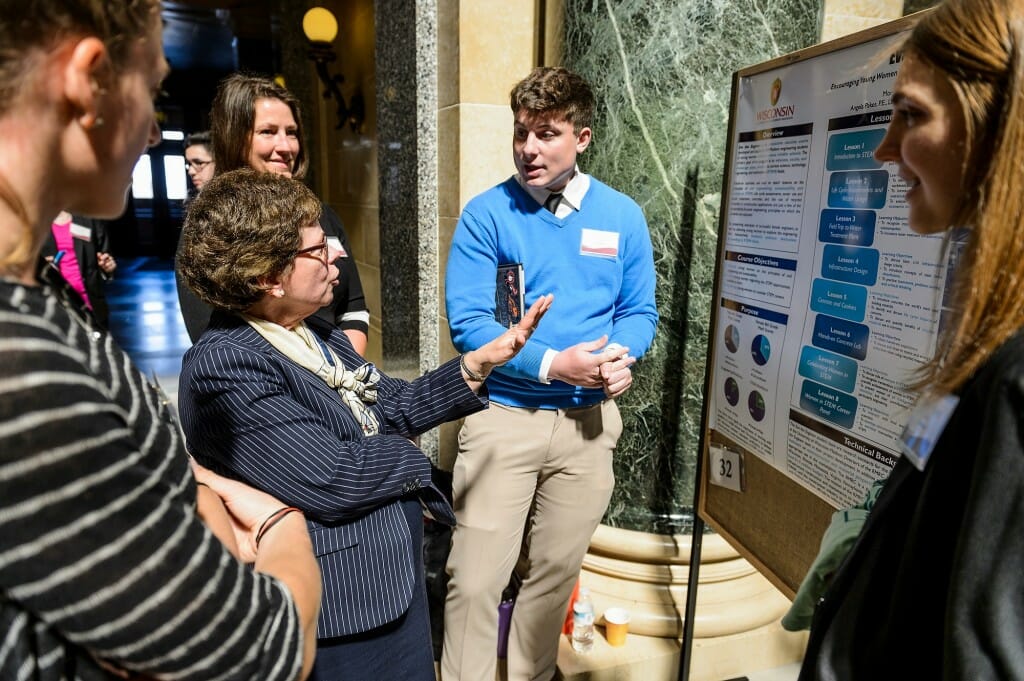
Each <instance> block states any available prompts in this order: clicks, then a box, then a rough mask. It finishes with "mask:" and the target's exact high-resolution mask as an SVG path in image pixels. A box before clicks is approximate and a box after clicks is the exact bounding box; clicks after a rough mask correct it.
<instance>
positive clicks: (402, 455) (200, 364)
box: [178, 313, 487, 638]
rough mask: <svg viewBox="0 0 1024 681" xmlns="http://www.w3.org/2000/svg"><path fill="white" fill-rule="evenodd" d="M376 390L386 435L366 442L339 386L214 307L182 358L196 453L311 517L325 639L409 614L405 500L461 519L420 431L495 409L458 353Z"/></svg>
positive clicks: (338, 345)
mask: <svg viewBox="0 0 1024 681" xmlns="http://www.w3.org/2000/svg"><path fill="white" fill-rule="evenodd" d="M307 324H308V325H309V327H310V329H311V330H313V332H314V333H316V334H317V335H318V336H320V337H321V338H323V339H324V341H325V342H326V343H327V344H328V345H329V346H330V347H331V348H332V349H333V350H334V351H335V352H336V353H337V354H338V356H339V357H340V358H341V360H342V362H343V363H344V364H345V366H348V367H355V366H358V365H359V364H362V363H363V362H364V361H365V360H363V358H362V357H360V356H359V355H358V354H356V352H355V350H354V349H353V348H352V345H351V344H350V343H349V341H348V338H347V337H346V336H345V334H344V333H342V332H341V331H340V330H338V329H336V328H333V327H329V326H328V325H326V324H323V323H321V322H320V321H319V320H316V319H309V320H307ZM377 394H378V401H377V404H376V405H374V406H373V411H374V413H375V414H376V415H377V419H378V421H379V422H380V424H381V432H380V433H379V434H378V435H375V436H372V437H366V436H364V435H363V433H362V430H361V429H360V427H359V424H358V422H357V421H356V419H355V417H354V416H353V415H352V412H351V411H350V410H349V408H348V407H346V406H345V405H344V404H343V403H342V401H341V398H340V397H339V396H338V393H337V392H335V391H334V390H332V389H331V388H330V387H328V385H327V384H326V383H325V382H324V381H323V380H322V379H320V378H319V377H317V376H315V375H314V374H313V373H311V372H310V371H307V370H306V369H304V368H302V367H300V366H299V365H297V364H295V363H294V362H292V361H291V360H289V359H287V358H286V357H285V356H284V355H283V354H281V353H280V352H278V351H277V350H275V349H274V348H273V347H272V346H271V345H270V344H269V343H268V342H267V341H266V340H264V339H263V337H262V336H260V335H259V334H258V333H256V332H255V331H254V330H253V329H252V328H251V327H250V326H249V325H248V324H246V323H245V321H243V320H242V319H240V318H239V317H236V316H234V315H225V314H219V313H215V314H214V316H213V319H212V320H211V324H210V327H209V329H208V330H207V331H206V332H205V333H204V334H203V336H202V337H201V338H200V339H199V342H198V343H196V344H195V345H194V346H193V347H192V348H191V349H190V350H189V351H188V352H187V353H185V358H184V361H183V365H182V371H181V380H180V384H179V393H178V405H179V411H180V414H181V421H182V425H183V427H184V430H185V435H186V438H187V441H188V448H189V450H190V451H191V452H192V454H193V455H194V456H195V457H196V459H197V460H198V461H200V462H201V463H202V464H203V465H206V466H208V467H210V468H212V469H214V470H216V471H218V472H221V473H224V474H228V475H231V476H233V477H236V478H240V479H242V480H244V481H246V482H248V483H250V484H252V485H254V486H256V487H259V488H260V489H263V490H266V491H267V492H269V493H271V494H273V495H274V496H276V497H277V498H278V499H280V500H281V501H283V502H284V503H286V504H289V505H292V506H297V507H299V508H301V509H302V510H303V511H304V512H305V513H306V517H307V519H308V521H309V530H310V534H311V536H312V539H313V549H314V551H315V552H316V554H317V560H318V561H319V563H320V570H321V573H322V575H323V599H322V601H321V607H320V620H319V622H318V624H317V637H318V638H330V637H334V636H342V635H347V634H354V633H359V632H363V631H367V630H369V629H372V628H374V627H377V626H380V625H382V624H385V623H387V622H390V621H392V620H394V619H396V618H397V617H399V616H400V615H401V614H402V613H404V612H405V611H406V609H408V606H409V602H410V599H411V597H412V592H413V585H414V581H415V579H414V578H415V575H414V573H413V570H414V569H415V566H416V565H418V562H419V561H418V560H417V557H416V556H414V555H413V543H412V537H411V535H410V534H409V526H408V524H407V522H406V520H405V517H404V515H403V513H402V510H401V504H400V503H399V499H401V498H402V497H408V496H409V495H413V496H418V497H419V498H420V500H421V501H422V502H423V504H424V505H425V506H426V508H427V509H428V510H429V511H430V512H431V514H432V515H433V516H434V518H436V519H437V520H440V521H442V522H447V523H449V524H453V523H454V515H453V513H452V509H451V507H450V506H449V505H448V502H447V501H445V499H444V497H443V496H442V494H441V493H440V491H439V490H438V489H437V488H436V487H435V486H434V485H433V484H432V483H431V477H430V472H431V466H430V461H429V460H428V459H427V457H426V456H425V455H424V454H423V452H421V451H420V450H419V448H417V447H416V446H415V445H414V444H413V443H412V442H410V440H409V438H410V437H413V436H415V435H418V434H420V433H422V432H425V431H427V430H429V429H430V428H433V427H435V426H437V425H439V424H441V423H443V422H445V421H449V420H453V419H456V418H459V417H461V416H463V415H466V414H470V413H472V412H475V411H478V410H480V409H483V408H484V407H485V406H486V405H487V400H486V396H485V395H481V396H478V395H476V394H474V393H473V392H472V391H471V390H470V389H469V387H468V386H467V385H466V382H465V380H464V379H463V378H462V373H461V371H460V369H459V363H458V361H454V360H453V361H452V362H448V363H446V364H443V365H442V366H440V367H439V368H437V369H435V370H434V371H431V372H429V373H427V374H425V375H424V376H421V377H420V378H418V379H416V380H415V381H413V382H411V383H408V382H405V381H400V380H397V379H393V378H390V377H388V376H385V375H383V374H382V375H381V380H380V384H379V385H378V390H377Z"/></svg>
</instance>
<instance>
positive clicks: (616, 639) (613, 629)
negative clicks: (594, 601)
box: [604, 608, 629, 646]
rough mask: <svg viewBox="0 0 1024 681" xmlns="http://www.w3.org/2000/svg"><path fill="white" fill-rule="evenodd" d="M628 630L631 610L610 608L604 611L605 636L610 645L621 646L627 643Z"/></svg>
mask: <svg viewBox="0 0 1024 681" xmlns="http://www.w3.org/2000/svg"><path fill="white" fill-rule="evenodd" d="M628 630H629V610H626V609H625V608H608V609H607V610H605V611H604V637H605V638H606V639H607V640H608V645H611V646H621V645H623V644H625V643H626V632H627V631H628Z"/></svg>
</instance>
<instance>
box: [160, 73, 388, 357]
mask: <svg viewBox="0 0 1024 681" xmlns="http://www.w3.org/2000/svg"><path fill="white" fill-rule="evenodd" d="M210 122H211V129H210V134H211V135H212V137H213V157H214V159H216V174H218V175H219V174H222V173H226V172H229V171H231V170H237V169H239V168H246V167H248V168H252V169H254V170H259V171H264V172H270V173H276V174H278V175H284V176H285V177H293V178H295V179H298V180H301V179H302V178H303V177H305V175H306V168H307V166H308V164H309V160H308V157H307V155H306V153H305V151H304V150H303V146H302V145H303V139H304V138H303V131H302V112H301V109H300V106H299V100H298V99H296V97H295V96H294V95H293V94H292V93H290V92H289V91H288V90H286V89H285V88H283V87H281V86H280V85H278V84H277V83H275V82H274V81H272V80H270V79H268V78H263V77H261V76H252V75H246V74H241V73H237V74H234V75H231V76H229V77H227V78H226V79H224V80H223V81H222V82H221V84H220V86H219V87H218V89H217V95H216V97H214V100H213V106H212V108H211V110H210ZM322 209H323V210H322V214H321V217H320V226H321V227H323V230H324V233H325V234H326V235H327V238H328V240H329V241H331V245H332V246H333V247H334V250H335V251H337V252H338V253H340V256H339V260H338V268H339V269H340V271H341V275H340V277H339V279H338V285H337V286H336V287H335V289H334V297H333V299H332V300H331V302H330V303H328V304H327V305H325V306H324V307H322V308H321V309H320V310H318V311H317V313H316V316H317V317H319V318H320V319H323V320H324V321H325V322H327V323H328V324H332V325H334V326H337V327H338V328H340V329H341V330H342V331H344V332H345V335H347V336H348V337H349V340H351V341H352V345H353V347H355V349H356V351H357V352H358V353H359V354H363V353H365V352H366V342H367V334H368V333H369V329H370V313H369V312H368V311H367V309H366V300H365V299H364V297H363V285H362V283H361V282H360V280H359V271H358V270H357V269H356V263H355V259H354V257H353V255H352V249H351V247H350V246H349V243H348V237H347V236H346V235H345V229H344V227H343V225H342V223H341V218H339V217H338V216H337V214H336V213H335V212H334V211H333V210H331V208H330V206H328V205H326V204H323V205H322ZM175 269H176V270H179V271H180V269H181V268H180V267H176V268H175ZM186 307H188V308H189V309H190V310H193V311H192V312H190V313H189V317H191V319H190V318H186V319H185V324H186V327H188V329H189V336H190V337H191V338H192V341H193V342H195V341H196V340H197V338H198V336H199V334H201V333H202V330H203V329H205V328H206V326H207V324H208V323H209V314H210V310H209V308H208V307H205V305H204V304H202V303H200V307H199V309H201V310H203V313H202V314H197V313H196V312H195V311H194V309H195V308H196V306H195V305H194V304H190V305H188V306H185V305H183V306H182V308H183V310H184V309H185V308H186ZM204 308H205V309H204ZM193 330H198V331H199V334H197V333H193Z"/></svg>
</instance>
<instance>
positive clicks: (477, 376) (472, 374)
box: [459, 355, 487, 383]
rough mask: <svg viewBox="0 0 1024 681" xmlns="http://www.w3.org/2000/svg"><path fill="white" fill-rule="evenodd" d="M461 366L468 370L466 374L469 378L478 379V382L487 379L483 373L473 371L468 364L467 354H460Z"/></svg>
mask: <svg viewBox="0 0 1024 681" xmlns="http://www.w3.org/2000/svg"><path fill="white" fill-rule="evenodd" d="M459 366H461V367H462V370H463V371H465V372H466V375H467V376H469V379H470V380H471V381H476V382H477V383H483V382H484V381H486V380H487V377H486V376H484V375H483V374H481V373H477V372H476V371H473V370H472V369H470V368H469V366H467V365H466V356H465V355H460V356H459Z"/></svg>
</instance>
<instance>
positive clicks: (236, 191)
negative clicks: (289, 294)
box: [178, 168, 321, 312]
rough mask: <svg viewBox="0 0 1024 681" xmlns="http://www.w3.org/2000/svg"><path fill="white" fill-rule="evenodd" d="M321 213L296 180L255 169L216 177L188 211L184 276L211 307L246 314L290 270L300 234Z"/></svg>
mask: <svg viewBox="0 0 1024 681" xmlns="http://www.w3.org/2000/svg"><path fill="white" fill-rule="evenodd" d="M320 211H321V207H320V201H319V200H318V199H317V198H316V196H314V195H313V192H311V191H310V190H309V189H308V188H307V187H306V186H305V185H304V184H302V183H301V182H299V181H298V180H293V179H290V178H287V177H284V176H281V175H276V174H274V173H261V172H258V171H255V170H252V169H251V168H242V169H239V170H232V171H230V172H227V173H224V174H222V175H217V176H216V177H214V178H213V179H212V180H210V181H209V182H208V183H207V184H206V185H205V186H204V187H203V191H201V192H199V194H198V195H197V196H196V198H195V199H194V200H193V201H192V203H191V204H190V205H189V207H188V213H187V214H186V216H185V225H184V228H183V229H182V233H181V240H182V244H181V253H180V255H179V259H178V266H179V269H180V271H181V277H182V279H183V280H184V281H185V283H186V284H187V285H188V286H189V288H191V289H192V290H193V291H194V292H195V294H196V295H197V296H199V299H200V300H202V301H203V302H205V303H206V304H207V305H210V306H212V307H213V308H215V309H218V310H226V311H231V312H244V311H245V310H248V309H249V308H250V307H252V305H253V304H254V303H256V302H258V301H259V300H260V299H261V298H262V297H263V296H264V294H265V293H266V290H267V282H268V281H269V280H274V279H277V278H279V277H280V276H282V275H283V274H284V273H285V272H286V271H287V270H288V269H289V268H290V267H291V266H292V263H293V261H294V259H295V252H296V251H297V250H298V249H299V247H300V245H301V243H302V229H303V228H304V227H308V226H309V225H310V224H312V223H315V222H317V221H318V220H319V219H320Z"/></svg>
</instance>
